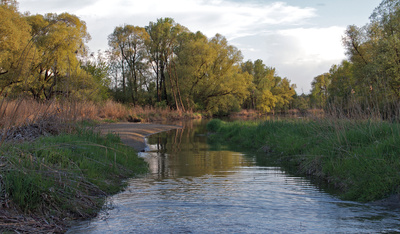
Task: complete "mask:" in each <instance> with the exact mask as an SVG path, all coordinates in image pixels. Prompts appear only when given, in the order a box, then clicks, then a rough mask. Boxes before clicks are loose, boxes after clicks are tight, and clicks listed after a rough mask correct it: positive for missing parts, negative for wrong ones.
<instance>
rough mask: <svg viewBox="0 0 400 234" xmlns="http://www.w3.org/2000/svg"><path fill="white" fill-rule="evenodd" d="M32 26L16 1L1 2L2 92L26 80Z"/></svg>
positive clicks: (0, 63) (0, 75) (0, 55)
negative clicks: (18, 7) (19, 10)
mask: <svg viewBox="0 0 400 234" xmlns="http://www.w3.org/2000/svg"><path fill="white" fill-rule="evenodd" d="M30 31H31V29H30V26H29V24H28V23H27V22H26V20H25V18H24V16H23V15H21V14H20V13H19V12H18V9H17V3H16V1H9V0H8V1H5V0H2V1H1V4H0V94H2V93H3V92H4V91H5V90H6V89H10V88H12V87H13V86H15V85H17V84H20V83H22V82H23V81H24V77H25V75H26V74H25V72H26V67H27V64H28V62H27V60H28V57H29V41H30V39H31V35H30Z"/></svg>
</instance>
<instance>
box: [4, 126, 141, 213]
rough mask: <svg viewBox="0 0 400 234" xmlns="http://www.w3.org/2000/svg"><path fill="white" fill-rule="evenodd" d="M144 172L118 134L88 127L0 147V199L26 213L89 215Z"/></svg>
mask: <svg viewBox="0 0 400 234" xmlns="http://www.w3.org/2000/svg"><path fill="white" fill-rule="evenodd" d="M146 171H147V164H146V163H145V162H144V161H143V160H142V159H139V158H138V157H137V154H136V152H135V151H134V150H133V149H132V148H130V147H127V146H125V145H123V144H122V143H121V141H120V138H119V137H118V136H115V135H112V134H108V135H106V136H100V135H99V134H98V133H95V132H93V131H92V130H89V129H87V128H78V129H77V130H76V132H75V133H74V134H61V135H58V136H51V137H43V138H40V139H38V140H36V141H35V142H27V143H23V144H4V145H3V146H2V147H1V148H0V173H1V176H0V198H1V200H8V201H9V202H10V203H13V204H15V205H16V206H17V207H18V208H19V209H21V210H23V211H24V212H26V213H41V214H44V215H45V216H46V217H49V219H51V217H53V216H56V217H59V218H60V219H65V218H66V219H75V218H80V217H81V218H87V217H91V216H94V215H95V214H96V213H97V212H98V211H99V210H100V209H101V207H102V206H103V204H104V201H105V197H106V196H107V195H109V194H113V193H116V192H118V191H120V190H121V189H123V188H124V186H125V183H124V182H123V180H124V179H126V178H129V177H132V176H135V175H137V174H141V173H144V172H146Z"/></svg>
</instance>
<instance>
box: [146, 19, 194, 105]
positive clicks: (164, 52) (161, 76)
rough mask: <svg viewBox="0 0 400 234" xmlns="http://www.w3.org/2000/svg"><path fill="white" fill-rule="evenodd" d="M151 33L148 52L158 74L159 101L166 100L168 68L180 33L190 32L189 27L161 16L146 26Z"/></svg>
mask: <svg viewBox="0 0 400 234" xmlns="http://www.w3.org/2000/svg"><path fill="white" fill-rule="evenodd" d="M146 31H147V32H148V34H149V40H147V43H146V46H147V52H148V55H149V61H150V64H151V66H152V68H153V71H154V74H155V76H156V89H157V101H158V102H161V101H166V102H167V104H168V99H167V81H166V77H167V73H168V71H167V68H168V66H169V65H170V64H169V62H170V61H171V59H172V57H173V56H174V47H175V46H176V44H177V39H178V35H179V34H180V33H182V32H185V31H186V32H188V29H187V28H185V27H183V26H182V25H180V24H177V23H176V22H175V21H174V20H173V19H171V18H161V19H158V20H157V22H150V23H149V25H148V26H146Z"/></svg>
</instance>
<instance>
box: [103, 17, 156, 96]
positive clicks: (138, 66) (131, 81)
mask: <svg viewBox="0 0 400 234" xmlns="http://www.w3.org/2000/svg"><path fill="white" fill-rule="evenodd" d="M108 40H109V42H108V44H109V46H110V47H111V52H112V53H113V54H114V55H115V58H118V60H117V61H119V63H120V67H121V73H122V90H123V95H124V96H125V97H127V96H128V95H129V96H130V97H131V99H132V103H133V104H137V102H138V100H139V99H140V95H139V89H140V88H141V86H142V84H143V83H144V82H141V80H140V77H141V76H142V74H143V73H141V72H142V68H143V67H144V64H145V60H146V56H147V55H146V47H145V42H146V41H148V40H149V35H148V33H147V32H146V30H145V29H144V28H142V27H137V26H136V27H135V26H132V25H125V26H124V27H116V28H115V29H114V32H113V33H112V34H111V35H110V36H109V38H108ZM126 87H129V92H127V90H126Z"/></svg>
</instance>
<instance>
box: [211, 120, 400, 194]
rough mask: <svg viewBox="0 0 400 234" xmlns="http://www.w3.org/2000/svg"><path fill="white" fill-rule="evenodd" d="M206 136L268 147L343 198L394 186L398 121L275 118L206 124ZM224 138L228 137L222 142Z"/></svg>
mask: <svg viewBox="0 0 400 234" xmlns="http://www.w3.org/2000/svg"><path fill="white" fill-rule="evenodd" d="M208 129H209V131H212V132H216V133H217V134H214V135H211V136H210V140H211V142H214V143H216V142H218V143H219V144H221V141H223V142H225V143H226V144H229V145H232V146H234V147H235V149H243V150H263V151H268V155H267V156H266V157H268V156H270V157H272V156H277V157H278V158H279V161H280V162H281V163H282V164H283V165H290V166H296V168H297V170H298V171H299V172H300V173H302V174H308V175H313V176H315V177H318V178H319V179H322V180H325V181H327V182H328V183H330V184H333V185H334V186H335V187H336V188H337V189H339V190H340V191H341V196H342V198H343V199H346V200H356V201H363V202H366V201H373V200H377V199H381V198H384V197H387V196H389V195H391V194H397V193H399V192H400V173H399V169H400V125H399V124H398V123H388V122H383V121H382V122H378V121H351V120H317V121H306V120H281V121H266V122H240V121H237V122H229V123H228V122H223V121H220V120H212V121H211V122H209V124H208ZM228 142H229V143H228Z"/></svg>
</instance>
